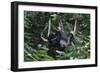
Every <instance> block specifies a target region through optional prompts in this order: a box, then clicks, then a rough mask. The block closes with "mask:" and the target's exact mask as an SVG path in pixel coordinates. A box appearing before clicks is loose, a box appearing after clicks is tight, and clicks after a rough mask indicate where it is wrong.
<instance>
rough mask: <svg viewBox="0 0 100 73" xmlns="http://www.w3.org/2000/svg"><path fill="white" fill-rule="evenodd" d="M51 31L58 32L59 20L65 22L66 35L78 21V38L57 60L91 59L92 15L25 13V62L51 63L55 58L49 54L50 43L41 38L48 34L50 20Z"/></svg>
mask: <svg viewBox="0 0 100 73" xmlns="http://www.w3.org/2000/svg"><path fill="white" fill-rule="evenodd" d="M50 19H51V24H52V25H51V31H53V32H55V31H56V30H57V27H58V24H59V20H62V21H63V25H64V32H65V34H66V35H68V33H69V32H70V31H72V30H73V28H74V23H75V20H77V29H76V36H75V37H74V39H73V42H72V43H71V44H70V45H69V46H68V47H67V48H66V49H65V51H63V52H59V54H58V55H57V59H56V60H73V59H87V58H90V14H82V13H58V12H33V11H24V61H25V62H29V61H51V60H55V58H54V57H52V56H50V55H49V54H48V50H49V49H50V48H48V42H44V41H43V40H42V39H41V38H40V34H41V32H44V33H45V34H47V30H48V24H49V22H48V21H49V20H50Z"/></svg>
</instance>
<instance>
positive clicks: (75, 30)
mask: <svg viewBox="0 0 100 73" xmlns="http://www.w3.org/2000/svg"><path fill="white" fill-rule="evenodd" d="M76 26H77V20H75V25H74V35H75V34H76Z"/></svg>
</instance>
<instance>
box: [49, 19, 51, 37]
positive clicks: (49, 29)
mask: <svg viewBox="0 0 100 73" xmlns="http://www.w3.org/2000/svg"><path fill="white" fill-rule="evenodd" d="M50 30H51V19H49V25H48V36H49V35H50Z"/></svg>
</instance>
